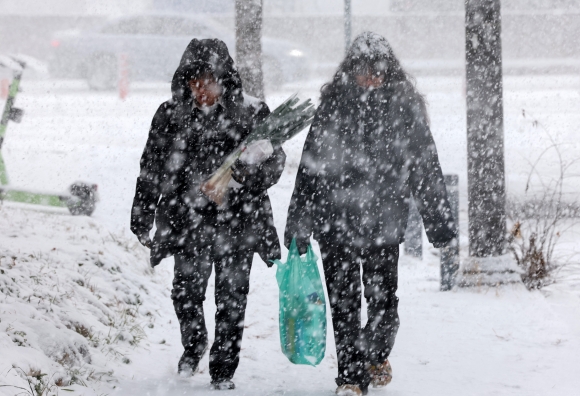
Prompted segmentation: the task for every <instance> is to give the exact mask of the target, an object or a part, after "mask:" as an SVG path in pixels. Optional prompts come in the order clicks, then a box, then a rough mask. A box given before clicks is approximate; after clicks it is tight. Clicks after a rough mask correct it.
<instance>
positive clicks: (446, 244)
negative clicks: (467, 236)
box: [433, 238, 458, 249]
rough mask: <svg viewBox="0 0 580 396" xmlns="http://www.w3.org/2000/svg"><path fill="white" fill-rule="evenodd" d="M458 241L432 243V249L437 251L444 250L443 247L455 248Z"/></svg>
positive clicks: (455, 239) (452, 239)
mask: <svg viewBox="0 0 580 396" xmlns="http://www.w3.org/2000/svg"><path fill="white" fill-rule="evenodd" d="M457 244H458V241H457V238H451V239H450V240H448V241H445V242H433V247H434V248H437V249H441V248H445V247H455V246H457Z"/></svg>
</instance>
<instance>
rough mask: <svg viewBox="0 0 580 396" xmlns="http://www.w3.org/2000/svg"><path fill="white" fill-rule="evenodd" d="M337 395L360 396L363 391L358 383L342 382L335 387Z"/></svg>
mask: <svg viewBox="0 0 580 396" xmlns="http://www.w3.org/2000/svg"><path fill="white" fill-rule="evenodd" d="M336 394H337V395H338V396H362V395H363V391H362V390H361V389H360V387H359V386H358V385H352V384H343V385H340V386H339V387H338V388H336Z"/></svg>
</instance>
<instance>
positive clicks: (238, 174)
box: [232, 159, 258, 184]
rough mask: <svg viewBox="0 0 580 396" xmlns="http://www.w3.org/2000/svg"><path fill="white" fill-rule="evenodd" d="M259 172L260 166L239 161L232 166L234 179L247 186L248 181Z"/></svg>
mask: <svg viewBox="0 0 580 396" xmlns="http://www.w3.org/2000/svg"><path fill="white" fill-rule="evenodd" d="M257 172H258V165H250V164H247V163H245V162H242V161H240V160H239V159H238V160H236V162H234V164H233V165H232V178H233V179H234V180H235V181H236V182H238V183H240V184H245V183H246V181H247V180H248V179H249V178H250V177H251V176H252V175H255V174H256V173H257Z"/></svg>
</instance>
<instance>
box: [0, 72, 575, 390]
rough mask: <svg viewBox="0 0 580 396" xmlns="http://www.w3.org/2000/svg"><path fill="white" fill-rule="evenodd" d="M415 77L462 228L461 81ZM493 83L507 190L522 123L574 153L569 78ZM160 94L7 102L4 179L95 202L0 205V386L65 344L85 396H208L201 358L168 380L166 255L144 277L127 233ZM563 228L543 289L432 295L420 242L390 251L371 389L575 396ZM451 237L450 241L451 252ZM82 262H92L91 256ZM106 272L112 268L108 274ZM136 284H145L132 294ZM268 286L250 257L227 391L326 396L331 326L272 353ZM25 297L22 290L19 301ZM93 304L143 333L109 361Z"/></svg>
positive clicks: (294, 151) (65, 90) (170, 317)
mask: <svg viewBox="0 0 580 396" xmlns="http://www.w3.org/2000/svg"><path fill="white" fill-rule="evenodd" d="M321 84H322V81H311V82H309V83H308V84H303V85H301V86H296V87H285V88H284V90H282V91H280V92H276V93H274V94H272V95H269V96H268V103H269V104H270V106H271V107H274V106H275V105H277V104H278V103H280V102H281V101H282V100H283V99H284V98H285V97H286V96H287V95H288V94H290V93H292V92H293V91H295V90H300V92H301V96H302V97H312V98H315V99H316V98H317V97H318V95H317V92H318V89H319V87H320V85H321ZM418 85H419V87H420V89H421V90H422V91H423V92H425V93H426V95H427V99H428V101H429V104H430V107H429V109H430V116H431V121H432V129H433V133H434V136H435V140H436V143H437V145H438V150H439V153H440V158H441V162H442V166H443V169H444V172H445V173H458V174H459V175H460V190H461V198H462V199H461V206H462V212H461V213H462V217H461V226H462V231H463V234H465V233H464V231H465V230H466V218H465V217H466V215H465V207H466V205H465V202H466V193H465V191H466V171H465V168H466V165H465V161H466V155H465V147H466V142H465V133H464V131H465V116H464V113H465V105H464V97H463V93H462V90H463V88H462V87H463V85H462V81H461V79H458V78H448V77H436V78H422V79H419V81H418ZM505 85H506V93H505V114H506V119H505V135H506V170H507V173H508V175H507V180H508V191H509V192H510V193H511V194H515V195H522V194H523V189H524V184H525V179H526V177H527V174H528V173H529V169H530V166H529V163H528V161H533V160H534V159H535V158H536V157H537V156H538V155H540V153H541V151H542V150H543V148H544V147H545V146H546V143H547V142H548V139H547V137H546V135H545V134H544V133H543V132H542V131H539V130H538V129H537V128H534V127H533V124H532V122H533V120H536V119H537V120H538V121H540V122H541V124H542V125H544V126H546V128H547V129H549V131H550V132H551V133H552V134H553V135H554V136H555V138H556V139H558V142H562V143H569V145H568V146H567V147H566V148H565V150H566V152H565V155H566V158H567V159H574V155H577V153H579V152H580V151H579V150H578V144H579V143H578V142H579V141H580V140H579V139H578V138H579V137H580V128H579V127H580V115H579V114H580V113H578V111H577V109H578V106H579V105H580V78H578V77H569V76H562V77H508V78H507V79H506V84H505ZM168 95H169V86H168V84H149V85H146V84H142V85H138V86H134V87H132V91H131V93H130V96H129V97H128V98H127V99H126V100H125V101H121V100H120V99H119V98H118V96H117V95H116V93H95V92H89V91H88V90H87V89H86V87H85V85H84V84H83V83H81V82H78V83H77V82H66V83H62V82H51V81H30V82H27V81H26V80H25V81H24V84H23V92H22V93H21V94H20V96H19V97H18V99H17V106H18V107H21V108H23V109H24V110H25V112H26V114H25V117H24V120H23V122H22V123H21V124H10V125H9V129H8V133H7V136H6V141H5V144H4V147H3V149H2V150H3V155H4V158H5V161H6V165H7V167H8V170H9V174H10V177H11V181H12V183H13V184H17V185H20V186H28V187H33V188H35V189H45V190H63V189H65V188H66V187H67V185H68V184H70V183H72V182H73V181H76V180H87V181H91V182H96V183H98V185H99V192H100V196H101V202H100V203H99V206H98V208H97V210H96V211H95V214H94V216H93V218H90V219H89V218H73V217H70V216H66V215H63V214H62V213H44V212H36V211H30V210H23V209H21V208H20V207H15V206H13V205H9V204H5V205H4V206H3V207H1V209H0V257H2V258H1V259H0V268H1V269H2V271H4V273H0V279H1V281H0V287H1V286H2V285H3V283H2V282H7V283H6V284H10V285H12V286H11V287H13V288H15V289H16V290H19V291H20V295H21V296H20V297H19V296H14V295H10V296H8V295H6V294H5V292H2V291H0V319H1V322H0V385H3V384H13V385H18V386H23V384H25V382H22V381H23V380H22V379H19V378H17V377H16V371H17V370H15V369H13V370H12V371H10V369H11V367H12V365H13V364H15V365H18V366H19V367H21V368H22V369H23V370H24V371H27V370H30V369H31V368H35V367H36V368H39V369H42V370H44V371H42V372H43V373H46V374H48V376H53V375H54V376H55V378H57V377H56V376H57V375H62V376H63V378H64V377H65V376H66V375H67V373H66V370H64V369H63V368H61V367H59V365H58V364H57V363H55V361H56V360H59V357H61V358H62V356H63V355H62V352H63V351H64V349H62V348H61V349H60V350H58V348H57V350H55V349H54V348H52V347H51V345H58V346H59V347H64V346H67V347H68V348H69V350H70V351H73V352H74V351H76V352H77V353H76V354H75V353H73V352H69V355H74V356H75V359H77V360H76V361H75V362H76V363H75V364H78V365H80V366H79V367H81V366H82V367H85V369H86V368H90V369H91V370H92V369H94V370H95V373H96V372H99V373H109V372H110V371H111V370H113V373H111V374H107V375H106V376H104V377H103V379H102V381H94V380H93V381H89V382H88V384H89V385H90V386H92V387H96V388H97V390H96V391H95V394H111V395H115V394H118V395H129V396H132V395H135V396H136V395H180V394H195V395H204V394H213V393H212V392H211V391H210V390H209V386H208V383H209V375H208V373H207V357H206V358H205V359H204V360H203V362H202V365H201V366H202V367H201V373H200V374H199V375H198V376H196V377H194V378H192V379H182V378H179V377H177V376H176V374H175V368H176V363H177V360H178V358H179V356H180V354H181V346H180V341H179V330H178V327H177V321H176V318H175V315H174V313H173V306H172V304H171V300H170V298H169V296H168V292H169V290H170V287H171V271H172V262H171V260H166V261H165V262H163V263H162V265H161V266H160V267H158V269H156V270H155V273H150V272H149V271H148V270H147V269H146V268H147V267H146V265H145V260H146V254H145V252H144V251H143V249H142V248H140V247H138V246H136V245H135V244H134V242H133V240H131V239H130V235H128V221H129V211H130V205H131V200H132V196H133V192H134V180H135V177H136V175H137V173H138V163H139V157H140V154H141V151H142V147H143V145H144V143H145V140H146V137H147V131H148V127H149V123H150V120H151V117H152V115H153V113H154V111H155V109H156V108H157V106H158V105H159V104H160V103H161V102H162V101H163V100H165V99H167V98H168ZM522 110H525V114H526V117H524V116H523V115H522V114H523V113H522ZM304 138H305V134H304V133H303V134H301V135H299V136H298V137H296V138H295V139H294V140H293V141H291V142H289V143H288V144H287V145H286V146H285V149H286V151H287V153H288V161H287V167H286V171H285V172H284V175H283V177H282V180H281V181H280V183H278V185H276V186H275V187H273V188H272V189H271V190H270V195H271V197H272V202H273V207H274V211H275V212H274V217H275V222H276V226H277V228H278V230H279V232H280V233H281V232H282V230H283V228H284V223H285V213H286V209H287V205H288V202H289V199H290V194H291V191H292V188H293V183H294V177H295V172H296V165H297V163H298V161H299V157H300V150H301V147H302V143H303V140H304ZM553 159H554V157H553V156H549V157H548V160H547V163H546V164H545V166H543V167H542V169H543V171H545V172H546V175H547V177H549V176H550V175H553V174H554V169H555V168H554V167H553V163H552V162H553ZM568 188H569V189H570V190H572V191H575V192H577V191H578V183H577V182H576V183H569V185H568ZM578 231H580V230H578V229H575V230H572V231H571V233H568V234H567V236H566V240H565V243H563V244H562V245H561V247H560V249H559V251H558V253H559V255H560V256H561V257H566V258H567V260H568V261H569V262H570V263H571V264H570V265H569V266H568V267H567V269H566V270H563V271H561V272H560V273H559V282H558V283H556V284H554V285H552V286H550V287H549V288H547V289H546V290H545V291H544V292H533V293H530V292H528V291H526V290H524V288H523V287H522V286H507V287H501V288H485V287H483V288H475V289H467V290H457V291H453V292H449V293H441V292H439V291H438V279H439V278H438V260H439V258H438V256H437V251H436V250H435V249H432V248H428V249H427V250H426V252H425V257H424V259H423V260H422V261H420V260H416V259H411V258H408V257H402V258H401V261H400V278H399V279H400V286H399V297H400V300H401V301H400V305H399V307H400V316H401V323H402V325H401V329H400V332H399V336H398V338H397V343H396V346H395V349H394V351H393V355H392V364H393V368H394V374H395V378H394V380H393V383H392V384H391V385H390V386H389V387H388V388H387V390H385V391H373V392H372V393H374V394H381V393H382V394H390V395H424V394H432V395H443V394H445V395H448V394H458V395H459V394H460V395H490V394H497V395H512V394H513V395H574V394H576V393H577V392H578V389H580V377H578V375H577V374H576V371H577V369H578V368H579V367H580V356H579V355H578V350H580V349H579V347H580V345H579V343H580V279H579V276H578V275H579V274H580V270H578V267H577V266H574V265H573V264H574V263H577V261H578V256H577V254H578V252H579V250H580V244H578V242H577V239H576V237H577V235H578ZM465 244H466V240H465V235H463V239H462V250H463V252H465V251H466V246H465ZM53 248H55V250H52V249H53ZM85 249H86V251H85ZM101 252H102V253H101ZM12 257H16V259H12ZM97 261H98V262H99V263H104V265H103V266H102V267H99V266H98V265H95V263H96V262H97ZM14 263H15V264H14ZM80 263H83V265H82V266H79V264H80ZM85 263H86V264H85ZM116 267H118V268H119V269H120V272H117V271H116V270H113V269H114V268H116ZM105 269H107V271H105ZM39 274H40V275H42V276H40V277H39ZM12 278H14V279H15V280H11V279H12ZM16 280H19V281H18V282H17V281H16ZM79 280H80V281H81V283H83V285H84V286H83V285H81V284H80V283H79V282H77V281H79ZM114 284H118V285H119V287H117V286H113V285H114ZM140 286H143V287H144V288H145V289H146V290H148V293H145V292H141V291H140V290H141V289H140ZM91 288H92V289H94V291H93V290H91ZM55 290H56V292H55ZM126 292H127V293H129V294H128V296H134V294H135V293H138V294H139V295H140V297H139V301H140V302H141V303H142V304H140V305H135V304H133V305H131V303H130V302H131V300H130V299H129V300H125V299H124V297H125V296H126V295H127V293H126ZM3 293H4V294H3ZM59 293H60V294H59ZM67 293H68V294H67ZM71 293H72V294H71ZM277 293H278V291H277V285H276V281H275V270H274V269H268V268H266V266H265V265H264V263H262V262H261V261H260V260H259V259H258V258H257V257H256V259H255V261H254V267H253V272H252V279H251V292H250V296H249V302H248V311H247V312H248V314H247V318H246V327H247V328H246V331H245V334H244V343H243V346H242V348H243V350H242V359H241V364H240V367H239V369H238V371H237V373H236V376H235V377H234V381H235V382H236V384H237V386H238V389H237V390H235V391H233V392H230V393H229V394H232V395H250V394H252V395H254V394H257V395H274V394H289V395H299V394H300V395H318V394H327V395H330V394H331V392H332V391H333V389H334V382H333V378H334V376H335V375H336V373H335V371H336V358H335V356H336V354H335V351H334V347H333V340H332V334H331V333H330V332H329V335H328V348H327V356H326V358H325V359H324V361H323V362H322V364H321V365H320V366H318V367H316V368H313V367H302V366H295V365H292V364H290V363H289V362H288V361H287V359H286V358H285V357H284V356H283V355H282V353H281V352H280V347H279V339H278V325H277V314H278V303H277V295H278V294H277ZM35 294H39V295H40V296H42V297H36V296H35ZM212 294H213V286H212V285H210V288H209V290H208V296H209V298H208V300H207V301H206V309H207V310H206V315H207V318H208V324H209V326H210V329H211V328H212V327H213V319H212V317H213V313H214V312H215V308H214V306H213V298H212V297H211V295H212ZM97 295H100V296H101V299H102V300H103V301H101V300H99V299H98V297H97ZM27 296H32V297H31V300H30V302H28V300H27V299H26V298H27ZM50 296H51V297H50ZM69 296H70V297H69ZM51 298H52V299H54V302H52V301H53V300H51ZM130 298H132V297H130ZM35 299H36V300H35ZM95 299H96V300H97V301H95ZM115 299H116V300H118V301H119V304H120V305H118V306H115V307H114V309H113V308H110V307H107V305H106V304H105V302H106V301H109V302H110V301H116V300H115ZM133 302H134V301H133ZM51 304H52V305H51ZM100 304H101V305H104V307H101V305H100ZM97 306H99V307H101V308H99V309H100V310H101V311H102V312H108V311H106V310H107V309H109V310H111V309H113V311H112V312H110V313H109V314H110V315H120V313H119V312H123V309H130V310H131V309H132V310H133V311H132V312H136V314H135V317H131V320H133V321H134V322H132V323H134V324H138V325H139V327H138V328H134V331H138V330H142V332H139V333H138V334H139V336H138V338H140V337H142V336H143V335H144V336H145V338H144V339H142V340H139V341H140V342H138V343H133V344H131V342H130V341H131V340H132V338H131V337H134V336H135V334H137V333H135V334H134V335H131V333H129V334H127V335H126V336H123V337H122V338H124V340H115V343H113V344H111V345H112V346H113V347H114V348H115V349H116V350H118V351H119V354H115V353H107V349H106V347H109V346H110V344H107V343H106V341H103V340H105V339H106V337H107V334H109V333H108V331H109V329H112V330H111V332H113V333H114V332H115V331H118V329H116V328H115V327H114V326H108V324H106V323H103V321H99V318H100V316H99V315H102V314H103V313H102V312H99V309H96V308H95V307H97ZM119 307H121V308H119ZM50 309H52V310H53V311H52V312H51V311H50ZM148 312H149V313H150V315H148V314H147V313H148ZM77 322H78V323H81V324H82V323H86V324H85V326H86V327H87V328H89V329H93V330H92V331H93V332H94V333H95V334H101V335H100V336H99V337H101V338H100V342H99V343H98V345H97V346H94V344H91V340H90V338H91V336H90V335H88V333H86V332H84V331H83V330H82V328H80V327H79V331H73V330H75V329H76V328H75V327H74V324H75V323H77ZM150 323H151V324H154V326H153V327H152V328H150V327H148V325H149V324H150ZM67 324H68V325H69V326H70V327H71V329H67ZM57 326H60V327H61V328H60V330H59V331H56V330H55V329H57ZM16 332H24V333H26V335H27V337H26V340H27V341H26V343H27V344H26V343H23V337H25V336H23V335H21V334H17V333H16ZM83 332H84V333H85V336H83V335H82V333H83ZM115 334H116V333H115ZM52 335H54V337H56V338H54V339H52V338H51V337H52ZM109 336H110V335H109ZM87 337H88V338H87ZM95 337H96V336H95ZM15 339H16V341H14V340H15ZM18 343H21V344H23V345H22V346H19V345H18ZM81 346H85V348H86V350H88V353H86V352H83V353H84V354H85V355H86V356H90V363H89V362H88V361H87V357H86V356H83V353H81V352H82V350H83V348H81ZM5 351H6V352H5ZM59 353H60V355H59ZM124 357H127V358H128V359H129V360H130V362H129V363H128V364H126V363H123V358H124ZM83 365H84V366H83ZM37 366H39V367H37ZM40 366H41V367H40ZM86 373H87V371H85V374H86ZM64 379H66V378H64ZM113 387H114V388H113ZM73 389H74V390H75V393H71V394H87V395H90V394H92V393H91V392H92V391H90V390H87V389H85V388H83V387H80V386H79V385H75V387H74V388H73ZM2 392H4V393H2ZM14 393H15V392H14V389H12V388H0V394H6V395H13V394H14ZM61 393H64V392H61Z"/></svg>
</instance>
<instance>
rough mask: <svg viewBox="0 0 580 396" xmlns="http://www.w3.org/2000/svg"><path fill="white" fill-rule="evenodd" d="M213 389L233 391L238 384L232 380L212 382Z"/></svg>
mask: <svg viewBox="0 0 580 396" xmlns="http://www.w3.org/2000/svg"><path fill="white" fill-rule="evenodd" d="M211 387H212V388H213V389H215V390H231V389H236V384H234V383H233V382H232V381H230V380H224V381H212V382H211Z"/></svg>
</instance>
